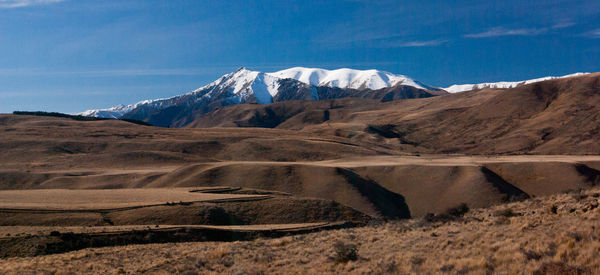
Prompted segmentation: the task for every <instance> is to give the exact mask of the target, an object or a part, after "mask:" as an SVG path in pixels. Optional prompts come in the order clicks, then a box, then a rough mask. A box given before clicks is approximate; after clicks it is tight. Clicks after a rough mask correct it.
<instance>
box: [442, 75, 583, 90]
mask: <svg viewBox="0 0 600 275" xmlns="http://www.w3.org/2000/svg"><path fill="white" fill-rule="evenodd" d="M585 74H589V73H574V74H568V75H564V76H547V77H541V78H536V79H530V80H523V81H514V82H506V81H502V82H489V83H479V84H459V85H452V86H450V87H448V88H444V90H446V91H447V92H449V93H451V94H453V93H460V92H466V91H471V90H480V89H484V88H494V89H508V88H515V87H518V86H521V85H527V84H531V83H536V82H541V81H546V80H552V79H558V78H566V77H573V76H580V75H585Z"/></svg>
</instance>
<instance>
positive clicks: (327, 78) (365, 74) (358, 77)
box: [268, 67, 431, 90]
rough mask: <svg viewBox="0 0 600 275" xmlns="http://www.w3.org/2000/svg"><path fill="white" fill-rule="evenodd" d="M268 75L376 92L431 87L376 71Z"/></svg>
mask: <svg viewBox="0 0 600 275" xmlns="http://www.w3.org/2000/svg"><path fill="white" fill-rule="evenodd" d="M268 74H269V75H272V76H275V77H278V78H292V79H296V80H298V81H300V82H304V83H306V84H311V85H315V86H328V87H337V88H351V89H371V90H377V89H382V88H387V87H392V86H396V85H399V84H400V85H406V86H412V87H415V88H418V89H431V87H428V86H426V85H424V84H422V83H419V82H417V81H415V80H413V79H410V78H408V77H406V76H404V75H395V74H392V73H388V72H383V71H378V70H364V71H361V70H353V69H337V70H324V69H318V68H303V67H295V68H290V69H286V70H282V71H278V72H273V73H268Z"/></svg>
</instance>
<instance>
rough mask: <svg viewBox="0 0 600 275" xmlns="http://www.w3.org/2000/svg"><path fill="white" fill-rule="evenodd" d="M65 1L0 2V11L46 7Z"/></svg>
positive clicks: (7, 0) (26, 0) (29, 0)
mask: <svg viewBox="0 0 600 275" xmlns="http://www.w3.org/2000/svg"><path fill="white" fill-rule="evenodd" d="M64 1H66V0H0V9H12V8H21V7H27V6H34V5H46V4H52V3H59V2H64Z"/></svg>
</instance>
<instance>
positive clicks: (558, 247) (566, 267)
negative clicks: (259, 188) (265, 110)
mask: <svg viewBox="0 0 600 275" xmlns="http://www.w3.org/2000/svg"><path fill="white" fill-rule="evenodd" d="M599 197H600V189H592V190H587V191H583V192H576V193H570V194H561V195H554V196H550V197H544V198H534V199H529V200H526V201H523V202H517V203H510V204H506V205H499V206H496V207H492V208H488V209H475V210H471V211H470V212H469V213H467V214H466V215H464V216H463V217H462V218H456V219H454V220H452V221H448V222H439V221H438V222H428V221H425V220H421V219H414V220H408V221H402V222H390V223H385V224H380V225H371V226H366V227H362V228H352V229H342V230H332V231H324V232H318V233H311V234H307V235H300V236H293V237H284V238H279V239H259V240H255V241H249V242H231V243H216V242H205V243H178V244H151V245H131V246H124V247H107V248H96V249H85V250H81V251H75V252H70V253H65V254H58V255H50V256H41V257H33V258H10V259H3V260H0V273H2V274H24V273H48V274H65V273H70V272H73V273H82V272H85V273H95V274H115V273H132V274H133V273H135V274H137V273H152V274H153V273H156V274H173V273H175V274H177V273H185V274H196V273H202V274H207V273H208V274H210V273H230V274H263V273H286V274H289V273H292V274H294V273H298V274H314V273H354V274H371V273H391V274H395V273H400V274H403V273H451V274H485V273H499V274H532V273H533V274H536V273H539V274H599V273H600V260H599V259H600V241H599V240H600V228H599V227H600V224H599V223H598V221H600V207H598V204H599Z"/></svg>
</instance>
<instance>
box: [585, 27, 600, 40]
mask: <svg viewBox="0 0 600 275" xmlns="http://www.w3.org/2000/svg"><path fill="white" fill-rule="evenodd" d="M581 36H585V37H587V38H600V29H595V30H591V31H589V32H586V33H583V34H582V35H581Z"/></svg>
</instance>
